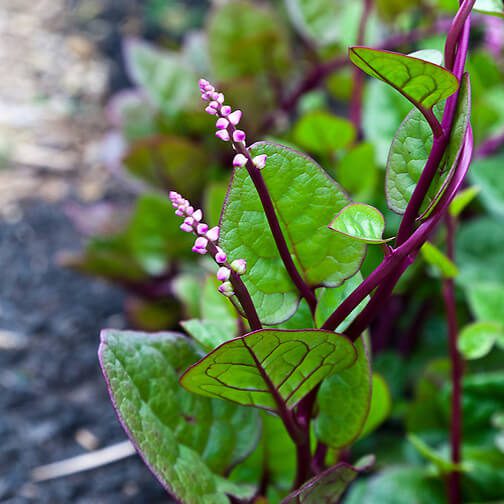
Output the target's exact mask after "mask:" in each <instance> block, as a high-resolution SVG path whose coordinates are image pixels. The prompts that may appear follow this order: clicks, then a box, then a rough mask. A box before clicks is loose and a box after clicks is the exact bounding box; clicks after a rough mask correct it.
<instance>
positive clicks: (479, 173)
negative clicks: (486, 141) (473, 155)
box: [469, 155, 504, 218]
mask: <svg viewBox="0 0 504 504" xmlns="http://www.w3.org/2000/svg"><path fill="white" fill-rule="evenodd" d="M503 164H504V155H500V156H493V157H489V158H485V159H476V160H475V161H474V162H473V163H472V165H471V170H470V172H469V176H470V179H471V181H472V182H473V183H474V184H476V185H477V186H478V187H479V188H480V190H481V192H480V199H481V202H482V203H483V205H484V206H485V208H487V209H488V211H489V212H491V213H493V214H494V215H496V216H497V217H500V218H502V217H504V170H502V165H503Z"/></svg>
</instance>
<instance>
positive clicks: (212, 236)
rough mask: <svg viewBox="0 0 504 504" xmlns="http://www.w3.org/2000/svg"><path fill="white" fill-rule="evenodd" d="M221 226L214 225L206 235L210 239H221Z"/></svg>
mask: <svg viewBox="0 0 504 504" xmlns="http://www.w3.org/2000/svg"><path fill="white" fill-rule="evenodd" d="M219 231H220V229H219V226H215V227H213V228H212V229H210V230H209V231H207V234H206V237H207V238H208V239H209V240H210V241H213V242H214V241H217V240H218V239H219Z"/></svg>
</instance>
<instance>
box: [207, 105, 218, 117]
mask: <svg viewBox="0 0 504 504" xmlns="http://www.w3.org/2000/svg"><path fill="white" fill-rule="evenodd" d="M205 112H206V113H207V114H210V115H215V114H217V110H215V109H214V108H213V107H210V105H208V107H207V108H206V109H205Z"/></svg>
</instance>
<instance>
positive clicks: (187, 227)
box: [180, 222, 193, 233]
mask: <svg viewBox="0 0 504 504" xmlns="http://www.w3.org/2000/svg"><path fill="white" fill-rule="evenodd" d="M180 229H182V231H184V232H186V233H192V230H193V227H192V226H191V225H190V224H186V223H185V222H184V223H183V224H181V225H180Z"/></svg>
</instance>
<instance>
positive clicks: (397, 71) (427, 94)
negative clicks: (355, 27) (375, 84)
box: [349, 47, 458, 109]
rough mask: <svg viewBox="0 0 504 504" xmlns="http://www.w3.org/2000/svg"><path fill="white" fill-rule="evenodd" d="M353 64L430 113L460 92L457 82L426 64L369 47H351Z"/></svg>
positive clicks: (350, 53) (436, 68)
mask: <svg viewBox="0 0 504 504" xmlns="http://www.w3.org/2000/svg"><path fill="white" fill-rule="evenodd" d="M349 56H350V60H351V61H352V63H353V64H354V65H356V66H358V67H359V68H360V69H361V70H363V71H364V72H366V73H367V74H369V75H371V76H372V77H375V78H377V79H380V80H381V81H383V82H386V83H387V84H389V85H391V86H392V87H394V88H395V89H397V91H399V92H400V93H401V94H402V95H403V96H404V97H405V98H407V99H408V100H410V101H411V102H412V103H413V104H414V105H415V106H416V107H421V108H424V109H430V108H432V106H433V105H435V104H436V103H438V102H440V101H441V100H443V99H445V98H448V96H450V95H452V94H453V93H455V91H457V89H458V81H457V78H456V77H455V76H454V75H453V74H452V73H450V72H449V71H448V70H446V69H445V68H443V67H440V66H438V65H434V64H433V63H429V62H427V61H424V60H421V59H418V58H412V57H411V56H406V55H404V54H400V53H393V52H389V51H383V50H378V49H370V48H368V47H351V48H350V49H349Z"/></svg>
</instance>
